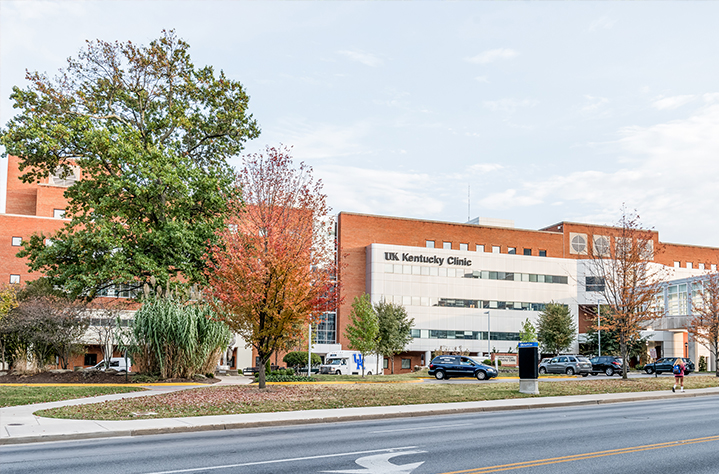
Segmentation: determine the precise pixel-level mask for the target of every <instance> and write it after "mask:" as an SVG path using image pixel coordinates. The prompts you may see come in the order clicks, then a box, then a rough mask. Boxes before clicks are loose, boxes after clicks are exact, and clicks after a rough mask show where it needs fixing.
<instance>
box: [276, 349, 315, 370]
mask: <svg viewBox="0 0 719 474" xmlns="http://www.w3.org/2000/svg"><path fill="white" fill-rule="evenodd" d="M282 362H284V363H285V364H287V367H305V366H307V351H294V352H288V353H287V355H285V356H284V357H283V358H282ZM321 363H322V359H321V358H320V356H318V355H317V354H314V353H313V354H312V365H319V364H321Z"/></svg>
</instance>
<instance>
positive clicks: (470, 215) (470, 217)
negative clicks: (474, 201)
mask: <svg viewBox="0 0 719 474" xmlns="http://www.w3.org/2000/svg"><path fill="white" fill-rule="evenodd" d="M469 187H470V185H469V184H467V222H469V221H470V220H471V219H472V213H471V212H469V205H470V203H471V201H470V200H469Z"/></svg>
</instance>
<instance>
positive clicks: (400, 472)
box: [322, 451, 427, 474]
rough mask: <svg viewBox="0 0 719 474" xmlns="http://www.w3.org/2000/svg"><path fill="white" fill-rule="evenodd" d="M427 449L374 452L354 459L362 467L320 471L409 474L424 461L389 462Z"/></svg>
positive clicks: (343, 473) (353, 473)
mask: <svg viewBox="0 0 719 474" xmlns="http://www.w3.org/2000/svg"><path fill="white" fill-rule="evenodd" d="M426 452H427V451H404V452H399V453H384V454H375V455H373V456H364V457H361V458H359V459H358V460H356V461H355V462H356V463H357V464H359V465H360V466H362V467H363V468H364V469H347V470H343V471H322V472H332V473H337V474H410V473H411V472H412V471H414V470H415V469H417V468H418V467H419V466H421V465H422V464H424V461H421V462H415V463H412V464H402V465H399V466H398V465H397V464H392V463H391V462H389V460H390V459H392V458H393V457H395V456H404V455H406V454H421V453H426Z"/></svg>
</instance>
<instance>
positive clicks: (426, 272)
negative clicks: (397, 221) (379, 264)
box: [384, 263, 568, 285]
mask: <svg viewBox="0 0 719 474" xmlns="http://www.w3.org/2000/svg"><path fill="white" fill-rule="evenodd" d="M384 272H385V273H396V274H403V275H421V276H440V277H449V278H480V279H483V280H504V281H522V282H529V283H559V284H563V285H566V284H567V281H568V280H567V277H566V276H561V275H539V274H534V273H514V272H494V271H490V270H474V271H467V270H463V269H461V268H442V267H422V266H419V265H400V264H396V263H385V264H384Z"/></svg>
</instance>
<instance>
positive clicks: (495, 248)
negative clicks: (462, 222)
mask: <svg viewBox="0 0 719 474" xmlns="http://www.w3.org/2000/svg"><path fill="white" fill-rule="evenodd" d="M424 246H425V247H427V248H428V249H433V248H436V247H435V241H434V240H425V242H424ZM442 249H444V250H452V242H442ZM491 249H492V251H491V252H492V253H502V247H501V246H499V245H492V246H491ZM459 250H461V251H463V252H468V251H469V244H468V243H460V244H459ZM475 251H477V252H484V251H485V250H484V245H482V244H476V246H475ZM507 253H508V254H510V255H516V254H517V247H507ZM522 255H529V256H531V255H532V249H526V248H525V249H522ZM538 255H539V256H540V257H546V256H547V251H546V250H539V252H538Z"/></svg>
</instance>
